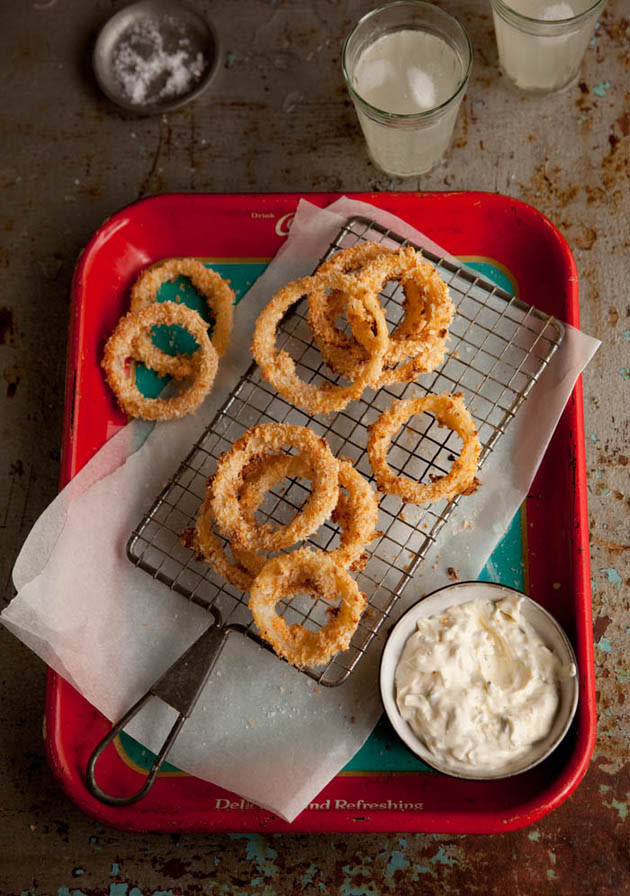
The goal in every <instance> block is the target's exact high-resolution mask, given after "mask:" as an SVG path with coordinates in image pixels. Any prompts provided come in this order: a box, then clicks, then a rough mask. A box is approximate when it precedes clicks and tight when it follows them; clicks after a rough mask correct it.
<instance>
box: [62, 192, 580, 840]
mask: <svg viewBox="0 0 630 896" xmlns="http://www.w3.org/2000/svg"><path fill="white" fill-rule="evenodd" d="M300 198H301V197H300V195H297V194H256V195H209V194H208V195H184V194H172V195H164V196H156V197H154V198H151V199H147V200H143V201H142V202H139V203H136V204H135V205H131V206H129V207H128V208H125V209H123V210H122V211H120V212H118V213H117V214H115V215H113V216H112V217H111V218H109V219H108V220H107V221H106V222H105V223H104V224H103V226H102V227H101V228H100V229H99V230H98V231H97V233H96V234H95V235H94V237H93V238H92V240H91V241H90V243H89V245H88V246H87V247H86V249H85V251H84V252H83V254H82V256H81V258H80V259H79V262H78V265H77V268H76V271H75V277H74V281H73V285H72V307H71V319H70V333H69V342H68V364H67V381H66V407H65V426H64V436H63V456H62V469H61V484H62V485H65V484H66V483H67V482H68V481H69V480H70V479H71V478H72V477H73V476H74V475H75V474H76V473H77V472H78V471H79V470H80V469H81V467H82V466H83V465H84V464H85V463H86V462H87V461H88V460H89V459H90V458H91V457H92V455H93V454H94V453H95V452H96V451H97V450H98V449H99V448H100V447H101V445H102V444H103V443H104V441H105V440H106V439H107V438H109V437H110V436H111V435H112V434H113V433H114V432H115V431H116V430H117V429H118V428H119V427H121V426H123V425H124V424H125V418H124V417H123V416H122V415H121V413H120V411H119V410H118V409H117V407H116V406H115V404H114V403H113V401H112V397H111V395H110V393H109V391H108V389H107V387H106V386H105V384H104V381H103V377H102V375H101V371H100V368H99V359H100V356H101V352H102V347H103V344H104V342H105V339H106V338H107V336H108V334H109V333H110V332H111V331H112V329H113V328H114V326H115V324H116V322H117V320H118V318H119V316H120V315H121V313H122V312H123V311H124V310H125V309H126V307H127V302H128V290H129V286H130V284H131V283H132V281H133V279H134V278H135V276H136V275H137V273H138V271H139V270H140V269H141V268H143V267H144V266H145V265H146V264H148V263H150V262H153V261H155V260H157V259H160V258H164V257H168V256H176V255H184V256H195V255H196V256H201V257H206V258H210V257H211V258H213V259H217V260H221V259H223V260H235V259H239V260H247V261H252V260H257V261H265V260H268V259H270V258H271V257H272V256H273V255H274V254H275V252H276V251H277V249H278V248H279V246H280V245H281V244H282V242H283V240H284V239H285V237H286V234H287V230H288V223H289V221H290V217H291V215H292V213H293V212H294V211H295V208H296V206H297V203H298V200H299V199H300ZM304 198H307V199H309V200H310V201H311V202H313V203H315V204H317V205H319V206H326V205H328V204H329V203H330V202H331V201H333V200H334V199H336V198H338V197H337V195H332V194H308V195H306V196H305V197H304ZM352 198H356V199H361V200H363V201H366V202H370V203H372V204H373V205H375V206H378V207H380V208H382V209H385V210H387V211H390V212H392V213H394V214H396V215H398V216H399V217H401V218H402V219H403V220H405V221H407V222H408V223H409V224H411V225H413V226H414V227H416V228H418V229H419V230H421V231H423V232H424V233H426V234H427V236H429V237H431V238H432V239H433V240H435V241H436V242H437V243H438V244H439V245H441V246H442V247H443V248H444V249H446V250H447V251H448V252H450V253H451V254H453V255H456V256H458V257H459V258H462V259H471V258H477V259H480V258H481V259H485V260H488V261H490V262H491V263H492V264H493V265H494V266H495V267H498V268H500V269H502V270H504V271H506V272H507V273H508V275H509V276H510V278H511V280H512V282H513V283H515V284H517V286H518V290H519V294H520V297H521V298H522V299H523V300H524V301H525V302H529V303H531V304H534V305H536V306H537V307H539V308H540V309H541V310H543V311H545V312H547V313H550V314H554V315H556V316H557V317H558V318H560V319H561V320H564V321H566V322H568V323H570V324H573V325H574V326H577V325H579V320H578V315H579V309H578V284H577V274H576V269H575V264H574V261H573V258H572V256H571V253H570V251H569V249H568V247H567V245H566V243H565V241H564V239H563V238H562V236H561V235H560V234H559V233H558V231H557V230H556V229H555V228H554V227H553V225H552V224H551V223H550V222H549V221H548V220H547V219H546V218H545V217H543V216H542V215H541V214H540V213H539V212H537V211H536V210H535V209H533V208H531V207H530V206H527V205H524V204H523V203H520V202H517V201H516V200H514V199H510V198H507V197H505V196H498V195H494V194H486V193H402V194H393V193H374V194H356V195H354V196H353V197H352ZM525 517H526V520H527V538H526V546H527V547H526V557H525V558H524V559H525V565H526V569H525V574H526V580H527V581H528V583H529V584H528V591H529V593H530V594H531V596H532V597H534V598H535V599H536V600H538V601H539V602H540V603H541V604H543V605H544V606H546V607H547V608H548V609H549V610H550V611H551V612H552V613H553V614H554V615H555V616H556V618H557V619H558V620H559V622H560V623H561V624H562V625H563V626H564V628H565V630H566V631H567V634H568V635H569V638H570V639H571V641H572V643H573V646H574V648H575V651H576V655H577V658H578V663H579V675H580V687H581V693H580V702H579V707H578V712H577V715H576V719H575V721H574V724H573V726H572V729H571V731H570V733H569V735H568V736H567V738H566V739H565V740H564V742H563V744H562V745H561V746H560V748H559V749H558V750H557V751H556V752H555V753H553V754H552V756H551V757H549V758H548V759H547V760H546V761H545V762H544V763H542V764H541V765H539V766H537V767H536V768H535V769H532V770H531V771H529V772H527V773H525V774H522V775H518V776H516V777H513V778H509V779H507V780H504V781H497V782H495V781H490V782H474V781H461V780H458V779H455V778H449V777H447V776H445V775H438V774H435V773H427V772H426V771H424V772H419V771H411V772H406V773H405V772H377V773H367V772H353V773H350V772H346V773H342V774H340V775H339V776H337V777H336V778H335V779H334V780H333V781H331V782H330V783H329V784H328V786H327V787H326V788H325V789H324V791H322V793H321V794H320V795H319V796H318V797H317V798H316V800H315V801H314V803H313V804H312V805H311V806H310V807H309V808H307V809H305V810H304V812H302V813H301V815H299V816H298V818H297V819H296V820H295V821H294V822H293V823H292V824H288V823H286V822H284V821H282V820H281V819H279V818H278V817H276V816H274V815H272V814H271V813H269V812H267V811H264V810H262V809H259V808H257V807H255V806H252V805H250V804H247V803H246V801H244V800H242V799H240V798H239V797H237V796H235V795H233V794H230V793H227V792H225V791H223V790H221V789H220V788H218V787H216V786H214V785H212V784H208V783H206V782H203V781H200V780H198V779H196V778H193V777H190V776H188V775H183V774H181V773H174V774H173V773H170V774H169V773H166V774H163V775H161V776H160V778H159V779H158V781H157V782H156V784H155V786H154V788H153V790H152V791H151V792H150V794H149V795H148V796H147V797H146V798H145V799H144V800H142V801H141V802H140V803H138V804H136V805H132V806H129V807H126V808H122V809H121V808H114V807H110V806H106V805H103V804H101V803H100V802H98V801H97V800H95V799H94V798H93V797H92V796H91V795H90V794H89V793H88V791H87V789H86V787H85V784H84V778H83V774H84V769H85V765H86V761H87V759H88V757H89V755H90V753H91V751H92V749H93V748H94V746H95V744H96V743H97V742H98V741H99V740H100V738H101V737H102V736H103V735H104V734H105V732H106V731H107V730H108V722H107V720H106V719H105V718H104V717H103V716H102V715H101V714H100V713H99V712H98V711H96V710H95V709H94V708H93V707H92V706H90V704H88V703H87V702H86V701H85V700H84V699H83V697H81V695H80V694H78V693H77V692H76V691H75V690H74V689H73V688H72V687H71V686H70V685H69V684H68V683H67V682H65V681H64V680H63V679H62V678H60V677H59V676H58V675H56V674H55V673H54V672H52V671H50V672H49V676H48V688H47V698H46V709H45V713H46V719H45V722H46V726H45V731H46V745H47V752H48V757H49V760H50V764H51V767H52V769H53V772H54V774H55V776H56V777H57V779H58V780H59V782H60V783H61V785H62V787H63V789H64V790H65V791H66V793H67V794H68V795H69V796H70V798H71V799H72V800H73V801H74V802H75V803H77V805H79V806H80V807H81V808H82V809H83V810H84V811H86V812H87V813H89V814H90V815H92V816H94V817H96V818H97V819H98V820H100V821H101V822H103V823H106V824H111V825H114V826H117V827H120V828H125V829H129V830H156V831H213V830H230V831H251V832H254V831H270V832H280V831H284V832H296V833H297V832H308V831H348V830H354V831H409V832H412V831H433V832H442V833H447V832H449V833H483V832H487V833H495V832H500V831H507V830H512V829H515V828H518V827H521V826H524V825H527V824H532V823H534V822H536V821H537V820H538V819H540V818H541V817H542V816H543V815H545V814H546V813H547V812H549V811H551V810H552V809H554V808H555V807H557V806H558V805H559V804H560V803H561V802H562V801H563V800H565V799H566V798H567V797H568V796H569V795H570V794H571V793H572V791H573V790H574V789H575V788H576V786H577V785H578V783H579V781H580V780H581V778H582V776H583V775H584V773H585V771H586V768H587V766H588V763H589V760H590V757H591V755H592V751H593V748H594V742H595V728H596V715H595V687H594V671H593V644H592V635H591V595H590V570H589V547H588V519H587V505H586V477H585V459H584V431H583V415H582V390H581V382H578V384H577V386H576V388H575V390H574V392H573V395H572V397H571V400H570V402H569V404H568V406H567V408H566V410H565V412H564V414H563V416H562V418H561V420H560V423H559V426H558V428H557V430H556V432H555V434H554V436H553V439H552V441H551V444H550V446H549V449H548V451H547V453H546V456H545V459H544V461H543V464H542V466H541V468H540V470H539V473H538V475H537V477H536V480H535V482H534V484H533V486H532V489H531V493H530V494H529V496H528V498H527V501H526V505H525ZM100 767H101V768H104V773H105V774H106V775H107V776H108V778H109V779H110V780H111V777H112V776H115V778H116V779H117V780H119V781H120V786H121V790H122V789H123V788H124V789H125V790H126V789H127V787H128V792H132V791H133V792H135V791H136V790H137V789H138V787H139V783H138V775H139V774H142V773H143V772H142V769H139V768H138V767H137V766H134V763H133V762H130V761H128V760H126V761H125V759H124V758H123V757H121V755H120V753H119V752H116V751H115V750H113V749H110V750H109V751H108V753H106V754H105V756H104V757H103V759H102V760H101V766H100Z"/></svg>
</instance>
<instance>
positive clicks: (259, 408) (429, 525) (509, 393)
mask: <svg viewBox="0 0 630 896" xmlns="http://www.w3.org/2000/svg"><path fill="white" fill-rule="evenodd" d="M365 241H372V242H380V243H382V244H383V245H388V246H401V245H408V244H409V241H407V240H405V239H403V238H402V237H400V236H398V235H397V234H395V233H393V232H392V231H389V230H387V229H385V228H383V227H381V226H380V225H378V224H376V223H374V222H372V221H370V220H368V219H366V218H362V217H355V218H352V219H350V220H349V221H348V222H346V224H345V225H344V227H343V228H342V229H341V231H340V232H339V234H338V235H337V238H336V239H335V240H334V242H333V243H332V244H331V246H330V249H329V251H328V253H327V254H326V256H325V257H328V256H329V255H330V254H332V253H333V252H335V251H337V250H338V249H340V248H346V247H347V246H351V245H355V244H357V243H361V242H365ZM411 245H413V243H411ZM416 248H419V247H417V246H416ZM423 254H424V256H425V257H426V258H428V259H429V260H430V261H431V262H433V264H435V265H436V267H437V269H438V270H439V272H440V274H441V276H442V278H443V279H444V280H445V281H446V283H447V284H448V286H449V289H450V293H451V297H452V299H453V302H454V304H455V307H456V314H455V317H454V320H453V322H452V325H451V328H450V337H449V343H448V345H449V352H448V354H447V357H446V360H445V361H444V363H443V364H442V366H441V367H440V368H439V369H437V370H436V371H434V372H433V373H431V374H425V375H423V376H422V377H420V378H419V379H418V380H417V381H416V382H413V383H407V384H401V385H394V386H388V387H384V388H381V389H379V390H378V391H377V392H369V393H368V392H365V393H364V395H363V397H362V398H361V399H360V400H358V401H355V402H352V403H351V404H350V405H349V406H348V407H347V408H346V409H345V410H343V411H340V412H338V413H336V414H333V415H329V416H327V417H324V416H317V417H311V416H309V415H308V414H307V413H306V412H304V411H301V410H300V409H299V408H296V407H295V406H294V405H292V404H290V403H289V402H287V401H286V400H285V399H284V398H283V397H282V396H281V395H279V394H278V393H277V392H276V391H275V390H274V389H273V387H271V386H270V385H269V384H268V383H267V382H266V381H265V380H263V379H262V378H261V376H260V371H259V369H258V367H257V365H256V364H255V363H253V364H252V365H251V366H250V368H249V369H248V370H247V372H246V373H245V374H244V375H243V377H242V378H241V380H240V382H239V383H238V385H237V387H236V388H235V390H234V391H233V393H232V394H231V395H230V397H229V398H228V400H227V401H226V402H225V404H224V405H223V407H222V408H221V409H220V410H219V411H218V413H217V415H216V416H215V418H214V420H213V421H212V422H211V424H210V425H209V426H208V428H207V429H206V431H205V432H204V433H203V435H202V436H201V438H200V439H199V441H198V442H197V444H196V445H195V446H194V447H193V449H192V450H191V452H190V453H189V455H188V456H187V457H186V458H185V460H184V461H183V462H182V463H181V465H180V467H179V469H178V471H177V472H176V474H175V476H174V477H173V479H172V480H171V481H170V482H169V483H168V484H167V485H166V486H165V488H164V489H163V491H162V492H161V493H160V495H159V496H158V498H157V499H156V501H155V503H154V505H153V507H152V508H151V510H150V511H149V513H148V514H147V515H146V516H145V518H144V519H143V520H142V521H141V523H140V524H139V525H138V527H137V528H136V529H135V530H134V532H133V533H132V535H131V538H130V540H129V543H128V546H127V551H128V556H129V558H130V560H131V561H132V562H133V563H134V564H135V565H137V566H139V567H140V568H142V569H143V570H145V571H146V572H148V573H149V574H150V575H152V576H153V577H154V578H155V579H158V580H159V581H161V582H163V583H164V584H166V585H168V587H169V588H171V589H172V590H174V591H176V592H178V593H179V594H181V595H183V596H185V597H186V598H188V599H189V600H192V601H194V602H195V603H197V604H200V605H201V606H203V607H205V608H210V607H214V608H215V609H218V610H219V611H220V613H221V615H222V617H223V619H224V621H225V623H226V624H227V625H229V626H230V627H234V628H238V629H240V630H241V631H242V632H244V633H245V634H247V635H249V636H251V637H253V638H254V639H255V640H258V641H259V643H261V642H260V639H259V637H258V635H257V632H256V630H255V627H254V624H253V621H252V618H251V613H250V612H249V609H248V607H247V601H248V595H247V594H244V593H243V592H241V591H240V590H239V589H237V588H235V587H234V586H232V585H230V584H228V583H227V582H225V581H224V580H223V578H222V577H221V576H219V575H218V574H216V573H215V572H214V571H213V570H212V569H211V568H210V567H209V566H208V565H207V564H205V563H204V562H202V561H200V560H199V559H198V558H196V557H195V555H194V553H193V552H192V551H191V550H190V549H188V548H187V547H185V546H184V544H183V543H182V540H181V535H182V532H183V531H184V530H185V529H186V528H187V527H189V526H191V524H193V523H194V520H195V518H196V516H197V514H198V511H199V507H200V504H201V502H202V500H203V497H204V494H205V489H206V482H207V479H208V477H209V476H211V475H212V474H213V473H214V469H215V466H216V462H217V460H218V458H219V456H220V455H221V453H222V452H223V451H226V450H227V449H229V448H230V446H231V445H232V443H233V442H234V441H235V440H236V439H237V438H238V437H239V436H241V435H242V433H243V432H244V431H245V430H246V429H248V428H250V427H252V426H255V425H257V424H259V423H269V422H277V423H293V424H297V425H301V426H308V427H309V429H311V430H312V431H314V432H316V433H319V434H321V435H322V436H324V437H325V438H326V439H327V441H328V443H329V445H330V448H331V450H332V452H333V454H335V455H336V456H338V457H346V458H348V459H350V460H351V461H352V463H353V465H354V466H355V467H356V469H358V470H359V472H361V473H362V474H363V475H364V476H365V477H366V478H368V479H369V480H370V481H373V479H374V477H373V474H372V471H371V468H370V465H369V461H368V458H367V453H366V445H367V437H368V433H367V427H368V426H369V424H371V423H372V422H373V421H374V420H375V419H376V418H377V417H378V415H379V414H380V413H381V412H382V411H384V410H385V409H386V408H388V407H389V406H390V405H391V402H392V400H393V399H395V398H412V397H417V396H421V395H424V394H426V393H427V392H435V393H439V392H443V391H449V392H463V393H464V397H465V401H466V405H467V407H468V409H469V410H470V412H471V414H472V416H473V418H474V419H475V422H476V424H477V429H478V432H479V439H480V442H481V445H482V452H481V457H480V467H481V466H482V465H483V462H484V460H485V458H486V457H487V456H488V454H489V452H490V451H491V450H492V448H493V447H494V445H495V444H496V441H497V439H498V438H500V436H501V435H502V433H503V432H505V429H506V427H507V426H508V425H509V422H510V421H511V420H512V418H513V417H514V415H515V414H516V411H517V410H518V408H519V406H520V405H521V404H522V402H523V401H524V400H525V398H526V397H527V395H528V394H529V392H530V390H531V389H532V387H533V385H534V383H535V382H536V380H537V379H538V378H539V377H540V375H541V373H542V371H543V370H544V368H545V367H546V365H547V364H548V363H549V360H550V359H551V357H552V355H553V354H554V352H555V351H556V349H557V348H558V346H559V345H560V343H561V341H562V338H563V335H564V328H563V326H562V324H561V323H559V322H558V321H556V320H555V319H553V318H551V317H549V316H547V315H545V314H543V313H542V312H540V311H538V310H537V309H535V308H533V307H531V306H529V305H526V304H525V303H523V302H521V301H520V300H518V299H516V298H514V297H512V296H510V294H509V293H507V292H506V291H504V290H503V289H501V288H499V287H498V286H495V285H494V284H492V283H491V282H489V281H487V280H485V279H484V278H483V277H481V276H480V275H478V274H476V273H475V272H474V271H472V270H470V269H468V268H465V267H463V266H461V265H459V264H457V263H455V262H452V261H450V260H448V259H446V258H440V257H438V256H435V255H433V254H432V253H430V252H427V251H423ZM403 298H404V296H403V295H402V290H401V289H400V287H399V286H397V285H396V284H388V285H387V287H386V290H385V292H384V293H383V294H382V296H381V301H382V304H383V307H384V308H385V310H386V315H387V318H388V321H390V322H391V323H392V325H395V323H396V322H397V321H398V320H399V319H400V318H401V317H402V316H403V313H404V310H403ZM305 312H306V307H305V300H302V301H301V302H300V303H298V304H297V305H296V306H294V309H293V310H292V312H290V313H289V314H288V315H287V316H286V317H285V318H284V319H283V321H282V322H281V325H280V327H279V329H278V346H279V347H281V348H284V349H285V350H286V351H288V352H289V354H291V356H292V357H293V358H294V359H295V361H296V367H297V370H298V372H299V374H300V376H301V377H302V378H303V379H304V380H306V381H309V382H317V381H324V380H327V381H329V382H333V383H334V382H336V381H337V377H336V376H335V375H334V374H332V373H331V372H330V370H329V368H328V367H327V366H326V365H325V364H324V362H323V360H322V358H321V356H320V355H319V353H318V351H317V350H316V349H315V348H314V347H313V344H312V336H311V332H310V329H309V327H308V324H307V321H306V313H305ZM459 448H460V442H459V438H458V436H456V434H455V433H453V432H451V431H450V430H448V429H446V428H445V427H438V425H437V424H436V421H435V419H434V418H433V416H432V415H430V414H422V415H420V416H418V417H415V418H412V419H411V420H410V421H409V422H408V424H407V425H406V426H405V427H403V428H402V429H401V431H400V432H399V433H398V434H397V436H396V437H395V438H394V439H393V441H392V446H391V449H390V451H389V454H388V462H389V464H390V466H391V467H392V469H394V471H395V472H397V473H399V474H404V475H406V476H409V477H411V478H412V479H415V480H417V481H421V482H422V481H428V480H429V477H431V476H442V475H444V474H445V473H446V472H448V469H449V468H450V465H451V463H452V461H453V460H454V458H455V456H456V455H457V454H458V453H459ZM308 493H309V488H308V483H307V481H305V480H302V479H290V480H285V481H284V482H283V483H281V484H279V485H278V486H277V487H275V488H274V489H272V490H271V492H270V493H269V494H268V495H267V496H266V498H265V501H264V503H263V504H262V505H261V508H260V512H259V513H260V517H261V519H266V520H269V521H272V522H275V523H276V524H283V523H286V522H288V521H289V519H290V518H291V517H292V516H293V515H294V514H295V513H296V511H298V510H299V509H300V508H301V507H302V505H303V504H304V501H305V500H306V497H307V495H308ZM458 501H459V498H455V499H454V500H453V501H450V502H448V501H444V500H443V501H440V502H438V503H435V504H430V505H426V506H417V505H411V504H407V505H402V504H401V501H400V499H399V498H397V497H395V496H391V495H385V496H384V497H383V498H382V499H381V501H380V506H379V526H378V528H379V536H378V538H377V539H376V540H375V541H373V542H372V543H371V544H370V545H369V546H368V555H369V559H368V560H367V563H366V565H365V566H364V568H363V569H362V570H360V571H359V572H357V573H355V574H354V575H355V577H356V579H357V582H358V585H359V587H360V589H361V590H362V591H363V592H364V593H365V594H366V596H367V599H368V607H367V610H366V612H365V613H364V615H363V618H362V620H361V622H360V623H359V627H358V629H357V631H356V633H355V635H354V637H353V639H352V642H351V645H350V648H349V650H347V651H345V652H343V653H340V654H337V656H335V657H333V659H332V660H331V661H330V662H329V663H328V665H327V666H325V667H322V668H312V669H309V668H307V669H305V670H304V671H305V672H306V674H308V675H310V676H311V677H312V678H314V679H315V680H317V681H318V682H320V683H321V684H323V685H327V686H334V685H338V684H341V683H342V682H343V681H345V680H346V678H347V677H348V675H349V674H350V673H351V672H352V670H353V669H354V668H355V666H356V665H357V663H358V661H359V660H360V658H361V657H362V656H363V655H364V653H365V652H366V650H367V648H368V646H369V644H370V643H371V641H372V640H373V638H374V637H376V636H377V634H378V633H379V632H380V631H381V630H382V627H383V623H384V621H385V620H386V619H387V617H388V615H389V614H390V612H391V610H392V608H393V606H394V603H395V602H396V600H397V599H398V598H399V597H400V595H401V594H402V592H403V590H404V588H405V586H406V584H407V583H408V582H409V581H410V580H411V578H412V577H413V575H414V572H415V571H416V569H417V568H418V566H419V564H420V563H421V562H422V561H423V560H424V559H425V557H426V555H427V552H428V550H429V548H430V547H431V545H432V544H433V543H434V541H435V539H436V537H437V535H438V533H439V531H440V529H441V528H442V526H443V525H444V524H445V523H446V521H447V520H448V518H449V516H450V515H451V513H452V511H453V510H454V508H455V506H456V505H457V503H458ZM338 532H339V530H338V527H337V526H336V525H335V524H334V523H333V522H332V521H328V522H326V523H325V524H324V525H322V526H321V527H320V529H319V530H318V531H317V532H316V533H314V535H312V536H311V537H310V539H309V544H310V545H312V546H314V547H316V548H319V549H321V550H326V551H328V550H332V549H334V547H335V546H336V545H337V543H338ZM329 609H330V607H329V605H328V604H327V603H326V601H324V600H322V599H320V600H313V599H312V597H311V596H307V595H302V596H298V597H296V598H295V599H293V600H291V601H288V602H284V601H281V602H280V604H279V607H278V611H279V612H281V613H282V614H283V615H284V618H285V619H286V621H287V623H289V624H292V623H301V624H302V625H305V626H306V627H309V628H314V629H317V628H318V627H319V626H321V625H322V624H324V623H325V622H326V621H327V619H328V615H327V610H329Z"/></svg>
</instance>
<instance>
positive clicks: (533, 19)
mask: <svg viewBox="0 0 630 896" xmlns="http://www.w3.org/2000/svg"><path fill="white" fill-rule="evenodd" d="M605 2H606V0H597V3H593V0H509V3H506V2H504V0H491V3H492V15H493V17H494V30H495V34H496V37H497V48H498V50H499V61H500V63H501V67H502V68H503V71H504V72H505V74H506V75H507V76H508V78H510V80H511V81H513V82H514V83H515V84H516V86H517V87H520V88H522V89H523V90H533V91H550V90H559V89H560V88H561V87H565V86H566V85H567V84H570V83H571V81H573V79H574V78H575V77H576V76H577V73H578V69H579V67H580V63H581V62H582V57H583V56H584V52H585V50H586V47H587V46H588V43H589V41H590V39H591V35H592V33H593V29H594V27H595V22H596V20H597V17H598V15H599V13H600V12H601V11H602V9H603V7H604V5H605Z"/></svg>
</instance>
